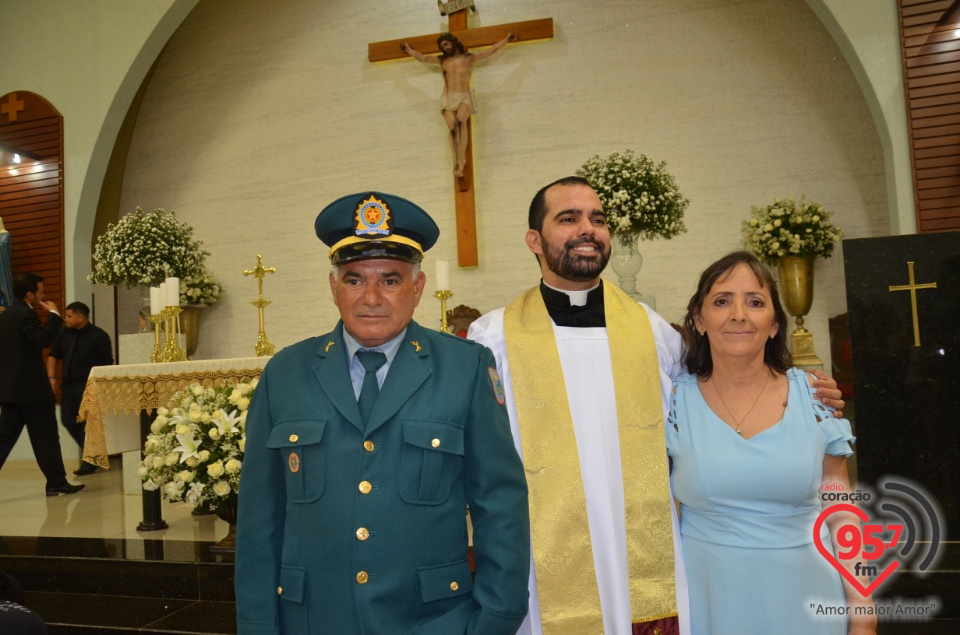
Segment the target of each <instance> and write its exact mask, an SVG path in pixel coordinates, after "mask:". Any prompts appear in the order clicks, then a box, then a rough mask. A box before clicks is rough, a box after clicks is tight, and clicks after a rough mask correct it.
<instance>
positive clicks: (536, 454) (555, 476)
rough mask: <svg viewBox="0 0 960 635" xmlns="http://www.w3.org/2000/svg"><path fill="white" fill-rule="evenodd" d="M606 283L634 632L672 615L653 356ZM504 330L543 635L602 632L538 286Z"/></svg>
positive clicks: (634, 309)
mask: <svg viewBox="0 0 960 635" xmlns="http://www.w3.org/2000/svg"><path fill="white" fill-rule="evenodd" d="M603 284H604V287H603V294H604V315H605V317H606V323H607V336H608V339H609V342H610V357H611V361H612V362H613V382H614V389H615V390H616V395H617V418H618V419H619V424H618V428H619V435H620V460H621V463H622V469H623V483H624V487H623V493H624V504H625V508H626V509H625V515H626V527H627V559H628V560H629V564H628V573H629V576H630V607H631V613H632V617H633V622H634V623H638V622H647V621H652V620H657V619H662V618H665V617H669V616H673V615H676V614H677V602H676V589H675V586H676V585H675V582H674V575H673V572H674V569H673V531H672V525H671V517H670V505H671V499H670V488H669V476H668V472H667V451H666V445H665V441H664V436H663V406H662V404H661V393H660V374H659V367H658V364H657V349H656V344H655V343H654V341H653V331H652V330H651V328H650V320H649V318H648V317H647V313H646V311H644V309H643V307H641V306H640V305H638V304H637V303H636V302H634V301H633V300H632V299H631V298H630V297H629V296H628V295H627V294H625V293H624V292H623V291H621V290H620V289H618V288H616V287H614V286H613V285H610V284H606V283H603ZM503 323H504V335H505V338H506V344H507V360H508V362H509V364H510V376H511V379H512V385H513V395H514V399H515V401H516V406H517V418H518V422H519V426H520V439H521V444H522V447H523V464H524V469H525V471H526V474H527V485H528V487H529V489H530V528H531V535H532V542H533V560H534V567H535V569H536V575H537V591H538V594H539V598H540V618H541V620H542V622H543V632H544V633H546V634H549V635H559V634H567V633H569V634H571V635H582V634H583V633H602V632H603V617H602V614H601V608H600V594H599V590H598V587H597V574H596V570H595V568H594V563H593V550H592V547H591V545H590V529H589V524H588V521H587V504H586V499H585V496H584V491H583V482H582V479H581V475H580V458H579V454H578V451H577V440H576V436H575V434H574V430H573V420H572V418H571V416H570V409H569V402H568V401H567V391H566V387H565V385H564V381H563V369H562V368H561V366H560V354H559V352H558V350H557V342H556V339H555V338H554V335H553V323H552V322H551V320H550V315H549V314H548V313H547V307H546V305H545V304H544V303H543V298H542V296H541V295H540V289H539V287H534V288H533V289H531V290H529V291H527V292H526V293H524V294H523V295H521V296H520V297H519V298H517V299H516V300H514V301H513V302H511V303H510V305H509V306H507V308H506V309H505V311H504V315H503ZM583 397H584V398H589V397H590V396H589V395H584V396H583Z"/></svg>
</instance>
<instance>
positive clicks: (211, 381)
mask: <svg viewBox="0 0 960 635" xmlns="http://www.w3.org/2000/svg"><path fill="white" fill-rule="evenodd" d="M269 359H270V358H269V357H244V358H237V359H210V360H201V361H196V362H172V363H163V364H128V365H122V366H98V367H95V368H94V369H93V370H92V371H91V372H90V377H89V379H87V386H86V389H85V390H84V393H83V401H82V402H81V403H80V420H81V421H86V422H87V426H86V439H85V442H84V446H83V458H84V460H85V461H88V462H90V463H93V464H94V465H98V466H100V467H102V468H104V469H108V468H109V467H110V462H109V460H108V459H107V443H106V438H105V435H104V429H103V416H104V414H106V413H113V414H118V413H120V412H121V411H122V412H126V413H129V414H136V413H138V412H140V411H146V412H153V411H154V410H156V409H157V408H159V407H161V406H166V405H167V403H168V402H169V401H170V399H171V398H172V397H173V396H174V395H175V394H177V393H178V392H179V391H181V390H183V389H184V388H186V387H187V386H189V385H190V384H192V383H194V382H199V383H200V384H201V385H202V386H203V387H204V388H214V387H218V386H222V385H224V384H235V383H237V382H240V381H243V380H245V379H246V380H250V379H256V378H258V377H260V373H262V372H263V367H264V366H265V365H266V363H267V361H269Z"/></svg>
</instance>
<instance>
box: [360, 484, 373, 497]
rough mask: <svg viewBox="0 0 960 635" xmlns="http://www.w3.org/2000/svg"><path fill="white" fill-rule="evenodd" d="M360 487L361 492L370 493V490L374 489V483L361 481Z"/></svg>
mask: <svg viewBox="0 0 960 635" xmlns="http://www.w3.org/2000/svg"><path fill="white" fill-rule="evenodd" d="M359 489H360V493H361V494H369V493H370V490H372V489H373V485H371V484H370V482H369V481H360V486H359Z"/></svg>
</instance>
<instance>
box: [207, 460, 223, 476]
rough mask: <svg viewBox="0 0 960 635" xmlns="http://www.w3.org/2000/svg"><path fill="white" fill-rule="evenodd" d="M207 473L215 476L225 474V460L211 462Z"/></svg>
mask: <svg viewBox="0 0 960 635" xmlns="http://www.w3.org/2000/svg"><path fill="white" fill-rule="evenodd" d="M207 474H209V475H210V476H212V477H213V478H219V477H220V476H223V461H217V462H216V463H211V464H210V465H208V466H207Z"/></svg>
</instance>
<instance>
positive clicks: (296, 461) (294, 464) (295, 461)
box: [287, 452, 300, 474]
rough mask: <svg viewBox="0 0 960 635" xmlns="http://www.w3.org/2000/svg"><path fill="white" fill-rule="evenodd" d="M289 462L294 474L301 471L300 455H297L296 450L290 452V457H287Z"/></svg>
mask: <svg viewBox="0 0 960 635" xmlns="http://www.w3.org/2000/svg"><path fill="white" fill-rule="evenodd" d="M287 464H288V465H289V466H290V471H291V472H293V473H294V474H296V473H297V472H299V471H300V457H299V456H297V453H296V452H291V453H290V458H289V459H287Z"/></svg>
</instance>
